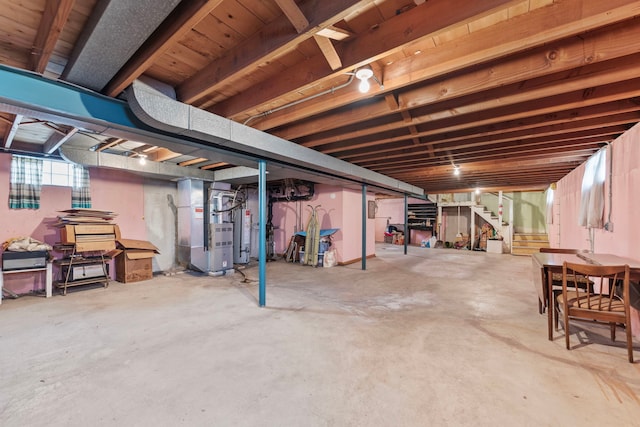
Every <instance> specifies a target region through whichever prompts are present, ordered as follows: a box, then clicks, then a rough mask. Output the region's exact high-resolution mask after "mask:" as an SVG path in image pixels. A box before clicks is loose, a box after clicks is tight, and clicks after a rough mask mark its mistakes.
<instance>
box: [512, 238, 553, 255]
mask: <svg viewBox="0 0 640 427" xmlns="http://www.w3.org/2000/svg"><path fill="white" fill-rule="evenodd" d="M548 247H549V237H548V236H547V234H545V233H514V235H513V246H512V247H511V254H513V255H531V254H533V253H536V252H540V248H548Z"/></svg>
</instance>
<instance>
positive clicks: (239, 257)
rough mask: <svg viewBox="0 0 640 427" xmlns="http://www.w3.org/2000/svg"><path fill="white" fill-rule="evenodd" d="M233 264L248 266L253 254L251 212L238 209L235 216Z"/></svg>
mask: <svg viewBox="0 0 640 427" xmlns="http://www.w3.org/2000/svg"><path fill="white" fill-rule="evenodd" d="M233 242H234V245H233V262H234V263H236V264H247V263H248V262H249V255H250V254H251V210H249V209H237V210H236V211H235V212H234V215H233Z"/></svg>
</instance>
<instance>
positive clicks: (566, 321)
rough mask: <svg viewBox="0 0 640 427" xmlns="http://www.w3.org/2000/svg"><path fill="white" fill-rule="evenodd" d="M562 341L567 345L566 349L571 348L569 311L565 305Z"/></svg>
mask: <svg viewBox="0 0 640 427" xmlns="http://www.w3.org/2000/svg"><path fill="white" fill-rule="evenodd" d="M564 342H565V344H566V345H567V350H571V344H570V343H569V313H568V312H567V307H566V305H565V308H564Z"/></svg>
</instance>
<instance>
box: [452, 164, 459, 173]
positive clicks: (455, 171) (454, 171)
mask: <svg viewBox="0 0 640 427" xmlns="http://www.w3.org/2000/svg"><path fill="white" fill-rule="evenodd" d="M453 174H454V175H455V176H458V175H460V166H456V165H453Z"/></svg>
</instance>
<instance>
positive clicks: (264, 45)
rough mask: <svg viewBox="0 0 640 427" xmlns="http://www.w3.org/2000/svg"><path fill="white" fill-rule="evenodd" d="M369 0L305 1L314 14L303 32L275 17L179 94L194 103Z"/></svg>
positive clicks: (304, 10)
mask: <svg viewBox="0 0 640 427" xmlns="http://www.w3.org/2000/svg"><path fill="white" fill-rule="evenodd" d="M366 3H368V1H366V0H324V1H323V2H322V3H320V4H318V3H316V2H305V3H303V4H302V5H301V12H302V13H303V15H305V16H311V17H313V18H312V19H311V21H310V22H309V25H308V26H307V29H306V30H305V31H304V32H303V33H300V34H298V33H297V32H295V31H291V32H290V33H283V28H287V27H286V25H284V24H285V22H286V23H288V22H289V21H288V18H287V17H286V16H282V17H281V18H278V19H276V20H274V21H273V22H271V23H269V24H267V25H266V26H265V27H264V28H263V29H262V30H261V31H259V32H258V33H256V34H255V35H253V36H252V37H249V38H248V39H246V40H244V41H243V42H242V43H240V44H239V45H238V46H237V47H236V48H234V49H232V50H229V51H227V52H226V54H225V55H224V56H222V57H221V58H217V59H216V60H215V61H213V62H212V63H211V64H209V65H208V66H207V67H205V68H203V69H202V70H200V71H199V72H198V73H197V74H196V75H194V76H193V77H191V78H190V79H187V80H186V81H184V82H183V83H182V84H180V85H179V86H178V87H177V93H178V98H179V99H180V100H181V101H182V102H185V103H188V104H193V103H194V102H195V101H197V100H198V99H199V98H202V97H203V96H205V95H207V94H209V93H211V92H213V91H214V90H216V89H217V88H218V87H220V86H222V85H225V84H226V83H227V82H228V80H229V78H230V77H233V76H234V75H236V74H238V73H240V74H242V73H247V72H248V71H251V70H252V69H255V68H256V67H258V66H259V64H262V63H265V62H269V61H273V60H275V59H276V58H277V57H278V56H280V55H282V54H283V53H285V52H287V51H289V50H290V49H292V48H294V47H295V46H297V45H298V44H299V43H301V42H302V41H304V40H306V39H308V38H310V37H311V36H313V34H314V33H315V32H316V31H317V28H318V27H326V26H329V25H332V24H333V23H335V22H337V21H340V20H341V19H343V18H344V17H345V16H347V15H349V14H350V13H352V12H354V11H356V10H357V9H358V8H359V7H361V6H362V5H364V4H366ZM323 58H324V57H323ZM325 66H326V65H325Z"/></svg>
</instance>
